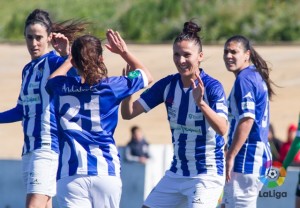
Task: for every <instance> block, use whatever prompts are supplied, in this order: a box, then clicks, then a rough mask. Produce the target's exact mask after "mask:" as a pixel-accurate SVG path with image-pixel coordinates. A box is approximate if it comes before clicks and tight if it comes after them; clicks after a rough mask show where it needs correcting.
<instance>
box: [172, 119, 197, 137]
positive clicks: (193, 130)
mask: <svg viewBox="0 0 300 208" xmlns="http://www.w3.org/2000/svg"><path fill="white" fill-rule="evenodd" d="M170 127H171V129H172V130H174V131H177V132H179V133H181V134H197V135H202V131H201V127H200V126H195V127H191V126H185V125H180V124H176V123H173V122H170Z"/></svg>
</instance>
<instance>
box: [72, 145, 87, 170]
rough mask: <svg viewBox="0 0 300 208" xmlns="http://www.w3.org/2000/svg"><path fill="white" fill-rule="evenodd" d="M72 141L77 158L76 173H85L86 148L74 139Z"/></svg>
mask: <svg viewBox="0 0 300 208" xmlns="http://www.w3.org/2000/svg"><path fill="white" fill-rule="evenodd" d="M73 141H74V148H75V151H76V155H77V158H78V168H77V174H85V175H86V174H87V164H88V161H87V152H86V150H85V149H84V148H83V147H82V146H81V145H80V144H79V143H78V142H77V141H76V140H73Z"/></svg>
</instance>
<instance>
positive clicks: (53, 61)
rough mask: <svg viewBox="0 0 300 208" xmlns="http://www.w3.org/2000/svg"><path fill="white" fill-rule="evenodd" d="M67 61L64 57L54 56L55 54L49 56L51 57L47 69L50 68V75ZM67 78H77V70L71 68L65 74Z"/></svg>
mask: <svg viewBox="0 0 300 208" xmlns="http://www.w3.org/2000/svg"><path fill="white" fill-rule="evenodd" d="M66 59H67V56H66V57H61V56H58V55H56V54H55V52H53V54H52V55H51V57H50V58H49V68H50V74H52V73H53V72H54V71H55V70H56V69H58V68H59V67H60V66H61V65H62V64H63V63H64V62H65V61H66ZM66 75H67V76H78V74H77V70H76V69H75V68H74V67H72V68H71V69H70V70H69V71H68V72H67V74H66Z"/></svg>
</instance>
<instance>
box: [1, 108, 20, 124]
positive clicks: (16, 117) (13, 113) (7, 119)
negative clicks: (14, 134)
mask: <svg viewBox="0 0 300 208" xmlns="http://www.w3.org/2000/svg"><path fill="white" fill-rule="evenodd" d="M22 118H23V107H22V105H20V104H17V106H16V107H14V108H12V109H10V110H8V111H4V112H2V113H0V123H12V122H16V121H21V120H22Z"/></svg>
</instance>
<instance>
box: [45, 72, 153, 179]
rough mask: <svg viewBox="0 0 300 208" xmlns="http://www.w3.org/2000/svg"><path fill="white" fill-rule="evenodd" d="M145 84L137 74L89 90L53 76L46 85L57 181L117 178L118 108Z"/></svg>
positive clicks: (74, 81) (75, 79) (77, 82)
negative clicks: (76, 176)
mask: <svg viewBox="0 0 300 208" xmlns="http://www.w3.org/2000/svg"><path fill="white" fill-rule="evenodd" d="M147 84H148V80H147V77H146V75H145V74H144V72H143V71H141V70H135V71H133V72H131V73H130V74H129V75H128V76H127V77H125V76H120V77H108V78H105V79H103V80H102V81H100V82H99V83H97V84H95V85H93V86H90V85H88V84H82V83H81V78H80V77H65V76H57V77H54V78H52V79H50V80H49V81H48V83H47V86H46V89H47V91H48V92H49V94H50V95H51V97H52V99H53V100H52V101H53V102H52V103H53V104H54V107H55V114H56V119H57V124H58V131H59V149H60V156H59V167H58V173H57V179H58V180H59V179H61V178H63V177H67V176H71V175H74V174H79V175H111V176H118V177H119V176H120V159H119V154H118V151H117V147H116V145H115V140H114V131H115V128H116V126H117V122H118V108H119V104H120V103H121V101H122V100H123V99H124V98H126V97H127V96H129V95H131V94H133V93H135V92H137V91H138V90H140V89H142V88H144V87H145V86H146V85H147Z"/></svg>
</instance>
